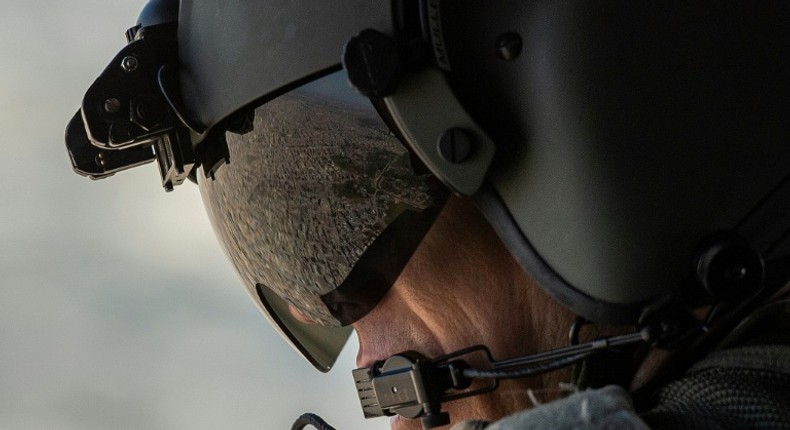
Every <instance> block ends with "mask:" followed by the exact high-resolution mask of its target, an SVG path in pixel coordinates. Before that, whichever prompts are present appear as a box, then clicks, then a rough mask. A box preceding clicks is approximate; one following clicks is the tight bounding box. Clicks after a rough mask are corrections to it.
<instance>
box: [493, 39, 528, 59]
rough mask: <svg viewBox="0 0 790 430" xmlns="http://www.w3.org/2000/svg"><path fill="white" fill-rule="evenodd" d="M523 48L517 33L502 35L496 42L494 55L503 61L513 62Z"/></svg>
mask: <svg viewBox="0 0 790 430" xmlns="http://www.w3.org/2000/svg"><path fill="white" fill-rule="evenodd" d="M523 46H524V44H523V43H522V41H521V36H520V35H519V34H518V33H510V32H509V33H503V34H502V35H500V36H499V37H498V38H497V40H496V54H497V56H498V57H499V58H501V59H503V60H505V61H511V60H515V59H516V57H518V56H519V54H521V48H522V47H523Z"/></svg>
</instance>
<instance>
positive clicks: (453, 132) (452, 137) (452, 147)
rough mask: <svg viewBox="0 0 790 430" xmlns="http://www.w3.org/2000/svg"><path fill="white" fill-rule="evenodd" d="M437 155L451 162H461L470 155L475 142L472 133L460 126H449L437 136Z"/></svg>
mask: <svg viewBox="0 0 790 430" xmlns="http://www.w3.org/2000/svg"><path fill="white" fill-rule="evenodd" d="M437 146H438V150H439V155H441V156H442V158H444V159H445V160H447V161H449V162H451V163H453V164H458V163H463V162H464V161H466V160H468V159H469V157H471V156H472V154H473V153H474V150H475V142H474V138H473V137H472V135H471V134H470V133H469V132H468V131H466V130H464V129H462V128H457V127H455V128H450V129H447V130H445V132H444V133H442V135H441V136H440V137H439V142H438V144H437Z"/></svg>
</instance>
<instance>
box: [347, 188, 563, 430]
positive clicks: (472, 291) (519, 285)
mask: <svg viewBox="0 0 790 430" xmlns="http://www.w3.org/2000/svg"><path fill="white" fill-rule="evenodd" d="M572 319H573V315H572V314H571V313H570V312H569V311H567V310H565V309H564V308H562V307H561V306H560V305H558V304H557V303H556V302H554V301H553V300H552V299H550V298H549V297H548V296H547V295H546V294H545V293H544V292H543V291H542V290H541V289H540V288H539V287H538V286H537V284H536V282H535V281H534V280H533V279H532V278H531V277H529V276H528V275H527V274H526V273H525V272H524V271H523V270H522V269H521V267H520V266H518V264H517V263H516V262H515V260H514V259H513V258H512V257H511V256H510V254H509V253H508V251H507V250H506V249H505V247H504V246H503V245H502V243H501V242H500V241H499V239H498V238H497V236H496V234H495V233H494V232H493V230H492V229H491V227H490V226H489V224H488V223H487V222H486V221H485V219H483V218H482V216H481V215H480V214H479V212H478V211H477V210H476V209H475V208H474V207H473V206H472V204H471V203H469V202H468V201H466V200H462V199H461V198H456V197H454V198H452V199H451V200H450V201H449V202H448V204H447V206H446V207H445V208H444V210H443V211H442V213H441V215H440V217H439V219H438V220H437V221H436V223H435V225H434V226H433V227H432V229H431V230H430V232H429V233H428V235H427V236H426V238H425V240H424V241H423V242H422V244H421V245H420V247H419V248H418V250H417V252H416V253H415V255H414V256H413V257H412V259H411V261H410V262H409V264H408V266H407V267H406V268H405V270H404V271H403V273H402V274H401V276H400V278H399V279H398V281H397V282H396V284H395V285H394V286H393V287H392V289H391V290H390V291H389V292H388V293H387V295H386V296H385V298H384V299H383V300H382V302H381V303H379V305H378V306H377V307H376V308H375V309H374V310H373V311H371V312H370V313H369V314H368V315H367V316H365V317H364V318H362V319H361V320H359V321H357V322H356V323H355V324H354V328H355V330H356V331H357V334H358V336H359V341H360V346H359V354H358V356H357V365H358V366H359V367H367V366H369V365H370V364H371V363H373V362H374V361H377V360H381V359H385V358H387V357H389V356H391V355H393V354H396V353H399V352H402V351H406V350H413V351H417V352H420V353H422V354H424V355H426V356H429V357H434V356H438V355H442V354H445V353H449V352H453V351H456V350H458V349H461V348H464V347H467V346H471V345H476V344H484V345H487V346H488V347H489V348H490V349H491V352H492V354H493V356H494V358H495V359H496V360H502V359H507V358H511V357H516V356H522V355H526V354H532V353H536V352H542V351H545V350H548V349H552V348H557V347H561V346H566V345H567V342H568V341H567V330H568V327H569V325H570V323H571V321H572ZM568 380H569V372H568V371H567V369H566V370H563V371H558V372H553V373H550V374H547V375H543V376H540V377H535V378H530V379H521V380H515V381H505V382H503V383H502V384H501V385H500V388H499V389H498V390H496V391H495V392H493V393H491V394H487V395H483V396H474V397H470V398H467V399H463V400H459V401H455V402H450V403H446V404H444V405H443V410H444V411H447V412H449V413H450V417H451V419H452V421H453V422H454V423H455V422H458V421H460V420H463V419H471V418H475V419H480V418H485V419H495V418H498V417H502V416H505V415H508V414H511V413H513V412H516V411H519V410H522V409H524V408H527V407H530V406H531V405H532V402H531V401H530V400H529V397H528V396H527V391H526V390H527V389H534V390H538V391H540V390H543V389H548V390H550V391H557V388H558V384H559V383H560V382H563V381H566V382H567V381H568ZM392 428H393V429H397V430H402V429H419V428H421V427H420V422H419V420H406V419H394V420H392Z"/></svg>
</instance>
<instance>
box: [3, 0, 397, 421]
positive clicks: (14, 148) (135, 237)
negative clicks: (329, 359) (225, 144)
mask: <svg viewBox="0 0 790 430" xmlns="http://www.w3.org/2000/svg"><path fill="white" fill-rule="evenodd" d="M144 4H145V1H144V0H125V1H124V0H89V1H79V2H66V1H55V0H3V1H2V2H0V133H2V134H0V136H1V137H0V156H2V159H0V172H1V173H0V174H2V179H1V180H0V428H2V429H187V428H188V429H217V428H223V429H224V428H229V429H288V428H290V426H291V423H292V422H293V420H294V419H295V418H296V417H297V416H299V415H300V414H301V413H303V412H306V411H313V412H317V413H319V414H320V415H322V416H323V417H324V418H325V419H327V421H329V422H330V424H332V425H334V426H336V427H337V428H338V429H339V430H343V429H368V428H377V429H382V428H387V420H386V419H378V420H370V421H365V420H363V419H362V412H361V410H360V407H359V404H358V401H357V399H356V396H355V389H354V384H353V381H352V378H351V369H353V367H354V364H353V361H354V355H355V354H356V345H355V343H356V342H355V341H353V340H352V342H353V343H351V344H349V345H348V346H347V348H346V350H345V351H344V354H343V356H342V357H341V358H340V362H339V363H338V364H337V365H336V367H335V369H334V370H333V371H332V372H330V373H329V374H320V373H319V372H317V371H315V370H313V368H312V367H311V366H310V365H308V364H307V363H306V362H305V361H304V360H303V359H302V358H301V357H299V356H298V355H297V354H296V353H295V352H293V351H292V350H291V349H290V348H288V347H287V346H286V345H285V342H284V341H282V340H281V339H280V338H279V337H278V336H277V335H276V334H275V333H274V330H273V329H271V328H270V327H269V326H268V323H267V322H266V320H265V319H264V318H263V317H262V316H261V315H259V314H258V311H257V310H256V308H255V306H254V305H253V304H252V303H251V301H250V299H249V298H248V297H247V296H246V293H245V292H244V289H243V288H242V287H241V285H240V284H239V283H238V280H237V279H236V276H235V274H234V273H233V271H232V269H231V268H230V266H229V264H228V263H227V261H226V260H225V257H224V256H223V255H222V252H221V250H220V248H219V245H218V244H217V242H216V240H215V238H214V235H213V233H212V232H211V227H210V226H209V224H208V220H207V217H206V215H205V214H204V212H203V208H202V203H201V202H200V196H199V193H198V190H197V187H196V186H193V185H192V184H191V183H189V184H186V185H184V186H181V187H178V188H177V189H176V190H175V192H173V193H167V194H166V193H165V192H164V191H163V190H162V188H161V185H160V180H159V174H158V172H157V169H156V167H155V166H154V165H153V164H150V165H147V166H145V167H144V168H139V169H135V170H134V171H128V172H122V173H120V174H118V175H116V176H114V177H112V178H109V179H106V180H103V181H90V180H89V179H86V178H83V177H80V176H77V175H76V174H74V173H73V172H72V171H71V167H70V164H69V160H68V156H67V154H66V150H65V146H64V143H63V133H64V129H65V126H66V123H67V122H68V121H69V119H70V118H71V116H72V115H73V114H74V112H75V111H76V109H77V107H78V106H79V103H80V101H81V99H82V96H83V94H84V92H85V90H86V89H87V88H88V86H89V85H90V84H91V83H92V82H93V80H94V79H95V77H96V76H97V75H98V74H99V73H100V72H101V70H102V69H104V67H105V66H106V65H107V62H108V61H109V60H110V59H111V58H112V57H113V56H114V55H115V54H116V53H117V51H118V50H120V49H121V48H122V47H123V46H124V44H125V43H126V41H125V38H124V31H125V30H126V29H127V28H128V27H130V26H132V25H133V24H134V23H135V21H136V18H137V15H138V13H139V11H140V10H141V8H142V6H143V5H144Z"/></svg>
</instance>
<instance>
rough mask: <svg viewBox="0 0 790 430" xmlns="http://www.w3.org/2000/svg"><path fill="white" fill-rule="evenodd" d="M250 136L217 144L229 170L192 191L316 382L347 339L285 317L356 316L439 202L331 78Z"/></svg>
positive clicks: (277, 109)
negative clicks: (223, 148)
mask: <svg viewBox="0 0 790 430" xmlns="http://www.w3.org/2000/svg"><path fill="white" fill-rule="evenodd" d="M254 124H255V129H254V131H252V132H250V133H247V134H245V135H242V136H239V135H236V134H232V133H229V134H228V135H227V139H228V149H229V153H230V164H229V165H226V166H224V167H222V168H221V169H219V171H218V172H217V173H216V174H215V178H214V180H211V179H204V180H201V181H199V182H200V190H201V194H202V196H203V201H204V204H205V206H206V208H207V211H208V213H209V216H210V218H211V222H212V225H213V226H214V229H215V231H216V233H217V236H218V237H219V240H220V242H221V243H222V245H223V247H224V249H225V251H226V253H227V255H228V257H229V258H230V259H231V261H232V262H233V264H234V266H235V268H236V270H237V272H238V274H239V276H240V277H241V279H242V281H243V282H244V284H245V285H246V287H247V289H248V290H249V291H250V292H251V293H252V294H253V296H254V297H255V298H256V300H258V301H260V303H259V304H260V307H261V308H262V309H263V310H265V311H266V313H267V314H268V315H269V316H270V317H271V319H272V320H273V321H274V322H275V323H276V324H277V326H278V328H279V329H280V330H281V331H282V332H283V334H285V335H286V337H287V338H288V339H289V340H290V341H291V342H292V343H293V344H294V346H296V347H297V349H299V350H300V351H301V352H302V353H303V354H304V355H305V356H306V357H307V358H308V359H309V360H310V361H311V362H312V363H313V364H315V365H316V367H319V368H321V369H322V370H326V369H327V368H328V367H329V366H331V364H332V362H334V359H335V358H336V355H337V353H339V350H340V348H341V347H342V344H343V343H344V342H345V338H346V337H347V336H348V332H349V331H348V330H344V331H343V333H344V335H339V336H336V335H331V336H334V337H333V338H332V339H335V338H337V339H335V340H332V341H329V342H328V341H327V339H328V337H327V336H329V335H328V334H327V333H326V330H327V329H326V328H322V327H311V325H309V324H303V323H300V322H298V321H297V320H296V319H295V318H293V316H292V315H291V313H290V312H289V311H288V307H289V306H292V307H294V308H295V309H296V310H298V311H299V313H301V314H302V315H303V316H304V317H305V318H307V319H309V320H310V321H312V322H315V323H316V324H319V325H321V326H330V327H341V326H346V325H348V324H351V323H352V322H354V321H356V320H358V319H359V318H361V317H362V316H364V315H365V314H366V313H367V312H368V311H370V310H371V309H372V308H373V307H374V306H375V305H376V304H377V303H378V302H379V300H380V299H381V298H382V297H383V296H384V294H385V293H386V292H387V290H388V289H389V288H390V287H391V286H392V284H393V283H394V282H395V279H397V277H398V276H399V274H400V272H401V270H402V269H403V267H404V266H405V265H406V263H407V262H408V260H409V258H410V257H411V255H412V253H413V252H414V250H415V249H416V248H417V246H418V245H419V243H420V241H421V240H422V238H423V237H424V235H425V233H426V232H427V231H428V229H429V228H430V226H431V225H432V223H433V221H434V219H435V217H436V215H437V213H438V209H439V207H440V206H441V205H442V204H443V203H444V201H445V200H446V197H447V194H448V193H447V191H446V189H444V187H443V186H441V185H440V184H439V183H438V181H436V180H435V179H434V178H433V177H432V176H430V175H429V174H427V173H424V174H418V173H416V172H415V168H414V167H413V157H412V156H411V154H410V153H409V151H408V150H407V149H406V147H405V146H404V145H403V144H401V143H400V141H399V140H398V139H397V138H396V137H395V136H394V135H393V134H392V133H391V132H390V131H389V128H388V127H387V126H386V125H385V124H384V122H383V121H382V120H381V118H380V117H379V115H378V113H377V112H376V110H375V109H374V108H373V106H372V105H371V104H370V101H369V100H368V99H367V98H364V97H361V96H359V95H357V94H356V93H354V92H353V91H352V90H351V89H350V88H349V86H348V84H347V83H346V81H345V75H344V74H343V73H342V72H338V73H335V74H332V75H329V76H326V77H324V78H322V79H319V80H317V81H314V82H312V83H310V84H307V85H305V86H302V87H300V88H298V89H296V90H293V91H291V92H289V93H287V94H285V95H283V96H280V97H278V98H276V99H274V100H272V101H270V102H268V103H266V104H264V105H262V106H261V107H259V108H258V109H257V110H256V111H255V123H254ZM201 179H203V178H202V177H201ZM314 332H315V333H314ZM331 336H330V337H331ZM341 338H342V340H340V339H341ZM327 342H328V343H329V344H327ZM335 350H336V351H335Z"/></svg>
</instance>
